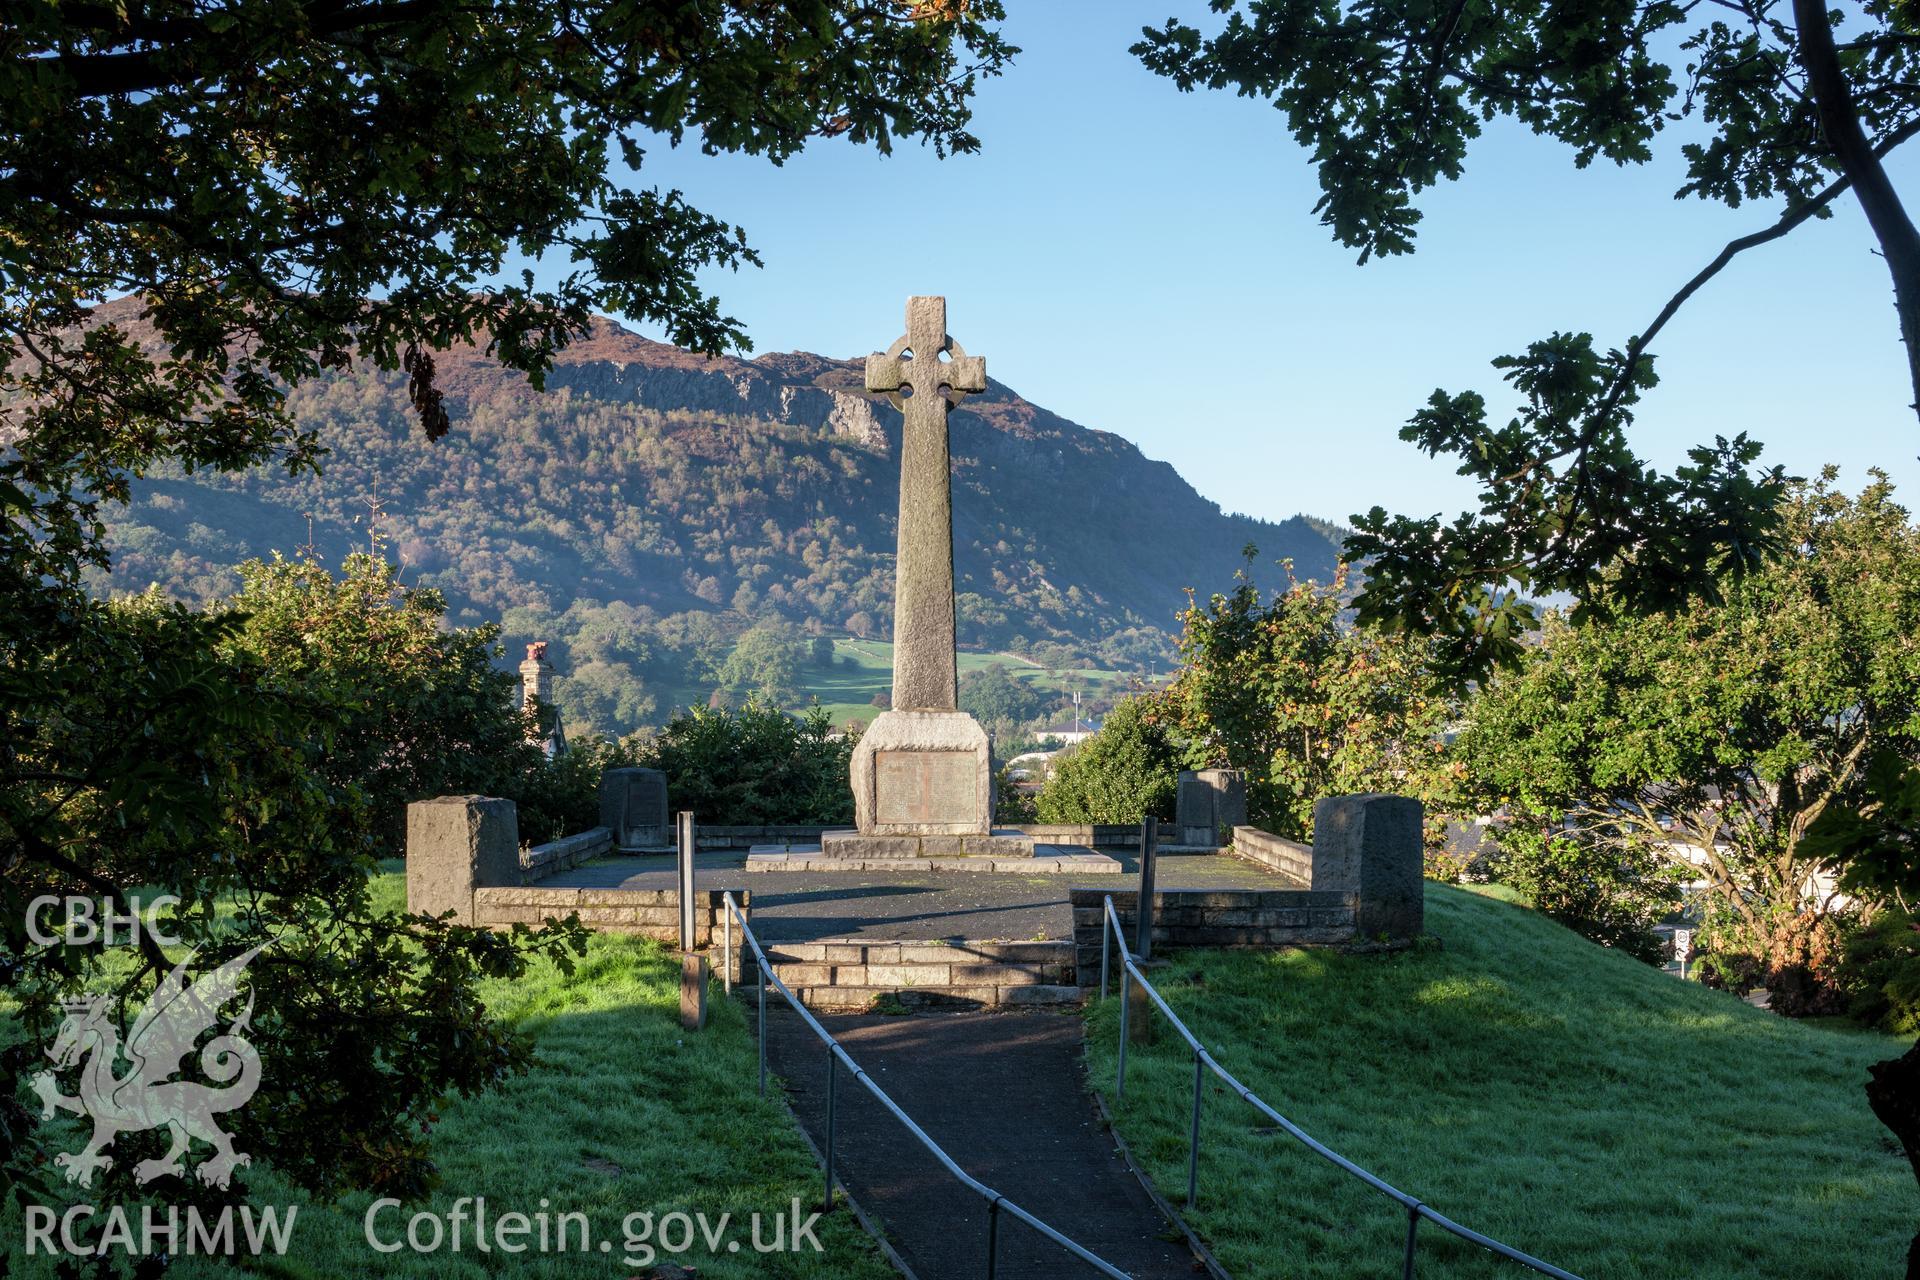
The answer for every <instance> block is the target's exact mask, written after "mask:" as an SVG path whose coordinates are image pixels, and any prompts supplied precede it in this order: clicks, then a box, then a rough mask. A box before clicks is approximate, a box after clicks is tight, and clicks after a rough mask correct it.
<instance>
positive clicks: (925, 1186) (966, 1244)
mask: <svg viewBox="0 0 1920 1280" xmlns="http://www.w3.org/2000/svg"><path fill="white" fill-rule="evenodd" d="M767 1020H768V1024H769V1025H768V1034H767V1050H768V1055H769V1059H770V1062H771V1064H772V1067H773V1069H774V1070H775V1071H776V1072H777V1073H778V1074H779V1075H780V1076H781V1078H782V1079H784V1080H785V1081H786V1083H787V1088H788V1096H789V1098H790V1099H791V1101H792V1103H793V1108H794V1111H795V1112H796V1113H797V1114H798V1115H799V1117H800V1121H801V1123H802V1124H804V1125H805V1126H806V1128H807V1131H808V1132H809V1133H810V1134H812V1135H813V1139H814V1142H815V1144H816V1145H819V1144H821V1143H822V1142H823V1141H824V1136H825V1132H826V1050H825V1048H824V1046H822V1044H821V1042H820V1040H819V1038H818V1037H816V1036H815V1035H814V1034H813V1033H812V1032H811V1031H809V1030H808V1029H807V1028H806V1026H805V1025H804V1024H803V1023H802V1022H801V1021H800V1019H799V1018H797V1017H795V1016H794V1015H793V1014H792V1013H791V1012H790V1011H788V1010H786V1009H785V1008H784V1006H782V1008H781V1009H780V1011H779V1012H778V1013H776V1012H775V1011H774V1009H773V1008H772V1006H771V1004H770V1005H769V1008H768V1011H767ZM821 1022H822V1023H823V1024H824V1025H825V1026H826V1027H827V1029H828V1030H829V1031H831V1032H832V1033H833V1034H834V1035H835V1036H837V1037H839V1039H840V1041H841V1043H843V1044H844V1045H845V1046H846V1048H847V1052H849V1053H850V1054H852V1055H853V1058H854V1060H855V1061H856V1062H858V1063H860V1065H861V1066H862V1067H863V1068H865V1069H866V1071H867V1073H868V1074H869V1075H871V1076H872V1077H873V1079H874V1080H875V1081H876V1082H878V1083H879V1085H880V1087H881V1088H883V1089H885V1090H886V1091H887V1093H888V1094H889V1095H890V1096H891V1097H892V1098H893V1099H894V1101H896V1102H897V1103H899V1104H900V1106H901V1107H902V1108H903V1109H905V1111H906V1113H907V1114H908V1115H910V1116H912V1117H913V1118H914V1120H915V1122H916V1123H918V1124H919V1125H920V1127H921V1128H923V1129H925V1130H926V1131H927V1133H928V1134H929V1135H930V1136H931V1137H932V1138H933V1139H934V1141H936V1142H938V1143H939V1144H940V1145H941V1146H942V1147H944V1148H946V1150H947V1152H948V1153H949V1154H950V1155H952V1156H953V1158H954V1159H955V1160H956V1161H957V1162H958V1163H959V1165H960V1167H961V1168H963V1169H965V1170H967V1171H968V1172H969V1173H970V1174H972V1175H973V1176H974V1177H976V1178H978V1179H980V1181H982V1182H984V1183H986V1184H987V1185H988V1186H990V1187H993V1188H994V1189H995V1190H997V1191H999V1192H1000V1193H1001V1194H1003V1195H1005V1196H1007V1197H1008V1198H1010V1199H1012V1200H1013V1201H1015V1202H1016V1203H1018V1204H1019V1205H1020V1206H1021V1207H1022V1208H1025V1209H1027V1210H1028V1211H1029V1212H1031V1213H1033V1214H1034V1215H1036V1216H1037V1217H1039V1218H1040V1219H1041V1220H1042V1221H1044V1222H1047V1223H1049V1224H1051V1225H1052V1226H1053V1227H1055V1228H1056V1229H1058V1230H1059V1231H1061V1232H1063V1233H1064V1234H1066V1235H1067V1236H1068V1237H1070V1238H1071V1239H1073V1240H1076V1241H1078V1242H1079V1243H1080V1244H1082V1245H1084V1246H1085V1247H1087V1248H1088V1249H1091V1250H1092V1251H1093V1252H1094V1253H1096V1254H1098V1255H1099V1256H1101V1257H1102V1258H1105V1259H1106V1260H1107V1261H1108V1262H1110V1263H1112V1264H1113V1265H1115V1266H1117V1267H1119V1268H1120V1269H1121V1270H1122V1271H1125V1272H1126V1273H1127V1274H1128V1275H1130V1276H1133V1277H1134V1278H1135V1280H1176V1278H1177V1280H1193V1277H1195V1276H1204V1275H1205V1272H1204V1271H1202V1270H1200V1269H1199V1267H1198V1264H1196V1262H1195V1261H1194V1259H1193V1256H1192V1254H1191V1253H1190V1252H1189V1251H1188V1250H1187V1247H1186V1245H1185V1244H1184V1243H1174V1242H1172V1241H1170V1240H1169V1239H1167V1238H1166V1237H1168V1236H1170V1235H1171V1236H1173V1237H1174V1240H1178V1239H1179V1237H1178V1236H1177V1234H1175V1232H1174V1229H1173V1228H1172V1227H1171V1225H1170V1224H1169V1223H1168V1222H1167V1221H1166V1219H1164V1218H1162V1217H1161V1216H1160V1213H1159V1211H1158V1210H1157V1209H1155V1208H1154V1205H1153V1202H1152V1200H1150V1199H1149V1198H1148V1197H1147V1194H1146V1192H1145V1191H1143V1190H1142V1189H1141V1187H1140V1184H1139V1182H1138V1181H1137V1180H1136V1179H1135V1178H1134V1176H1133V1174H1132V1172H1131V1171H1129V1170H1128V1169H1127V1167H1126V1165H1125V1164H1124V1163H1123V1162H1122V1161H1121V1159H1120V1157H1119V1155H1118V1154H1117V1153H1116V1152H1115V1150H1114V1148H1113V1143H1112V1140H1111V1139H1110V1138H1109V1137H1108V1136H1107V1134H1106V1132H1105V1130H1104V1129H1102V1127H1101V1125H1100V1123H1099V1119H1098V1117H1097V1115H1096V1114H1095V1112H1094V1109H1093V1103H1092V1101H1091V1099H1089V1098H1088V1096H1087V1095H1086V1093H1085V1092H1084V1091H1083V1089H1082V1075H1081V1066H1080V1060H1081V1044H1080V1019H1079V1017H1078V1016H1077V1015H1075V1014H1060V1013H968V1014H921V1015H916V1016H912V1017H894V1018H889V1017H881V1016H876V1015H872V1014H844V1015H832V1016H823V1017H822V1018H821ZM835 1108H836V1111H835V1133H836V1140H835V1147H836V1150H837V1151H838V1153H839V1155H838V1172H839V1174H840V1181H841V1183H842V1185H844V1186H846V1187H847V1188H849V1189H850V1190H851V1191H852V1192H853V1195H854V1196H855V1198H856V1199H858V1200H859V1201H860V1204H861V1207H862V1208H864V1209H865V1210H866V1211H867V1212H868V1213H869V1214H870V1215H872V1216H873V1217H874V1218H875V1219H876V1220H877V1221H878V1223H879V1224H880V1226H881V1229H882V1230H883V1231H884V1232H885V1233H886V1236H887V1238H888V1240H889V1242H890V1243H892V1245H893V1247H894V1248H895V1249H897V1250H899V1252H900V1253H901V1255H902V1256H903V1257H905V1259H906V1260H907V1263H908V1265H909V1266H911V1267H912V1268H913V1270H914V1272H915V1274H916V1275H918V1276H919V1278H920V1280H978V1277H980V1276H982V1275H985V1274H986V1229H987V1228H986V1220H987V1214H986V1205H985V1204H984V1202H982V1201H981V1199H980V1198H979V1197H978V1196H975V1195H973V1194H972V1193H971V1192H968V1191H967V1190H965V1188H963V1187H962V1186H961V1185H960V1184H959V1183H958V1182H956V1181H955V1180H954V1178H953V1176H952V1175H951V1174H949V1173H947V1171H946V1170H945V1169H944V1168H942V1167H941V1166H940V1165H939V1164H938V1163H937V1162H936V1161H935V1160H934V1159H933V1158H932V1157H931V1156H930V1155H928V1154H927V1153H926V1150H925V1148H923V1147H922V1146H920V1144H919V1143H918V1142H916V1141H915V1140H914V1139H913V1138H912V1136H911V1135H909V1134H908V1133H907V1131H906V1130H905V1129H904V1128H902V1127H901V1125H900V1123H899V1122H898V1121H897V1120H895V1119H894V1118H893V1117H892V1116H891V1115H889V1114H888V1113H887V1112H886V1111H885V1110H884V1109H882V1108H881V1106H880V1104H879V1103H878V1102H876V1101H874V1098H873V1095H872V1094H870V1093H868V1092H867V1091H866V1089H865V1088H864V1087H862V1086H861V1085H860V1084H859V1083H857V1082H856V1081H854V1080H853V1079H852V1078H851V1076H850V1075H849V1073H848V1072H846V1071H845V1070H844V1069H843V1070H841V1071H840V1072H839V1084H838V1092H837V1094H836V1102H835ZM998 1258H999V1271H998V1273H997V1274H998V1275H999V1276H1001V1277H1004V1278H1006V1280H1069V1278H1077V1277H1081V1276H1097V1275H1099V1274H1100V1273H1099V1272H1097V1271H1095V1270H1094V1269H1093V1268H1091V1267H1089V1266H1087V1265H1086V1264H1085V1263H1083V1262H1081V1261H1080V1260H1079V1259H1077V1258H1075V1257H1074V1256H1073V1255H1071V1254H1069V1253H1067V1252H1065V1251H1064V1250H1062V1249H1061V1248H1060V1247H1059V1246H1057V1245H1055V1244H1053V1243H1052V1242H1051V1241H1049V1240H1047V1239H1046V1238H1045V1237H1043V1236H1041V1235H1039V1234H1038V1233H1037V1232H1035V1231H1033V1230H1032V1229H1031V1228H1029V1227H1027V1226H1026V1225H1025V1224H1023V1223H1020V1222H1018V1221H1016V1220H1014V1219H1013V1218H1012V1217H1010V1216H1009V1215H1007V1214H1005V1213H1002V1214H1001V1215H1000V1233H999V1251H998Z"/></svg>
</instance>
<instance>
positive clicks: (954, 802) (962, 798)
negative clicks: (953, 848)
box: [873, 751, 976, 823]
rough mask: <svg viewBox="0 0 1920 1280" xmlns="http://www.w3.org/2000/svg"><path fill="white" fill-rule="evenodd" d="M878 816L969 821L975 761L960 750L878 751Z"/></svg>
mask: <svg viewBox="0 0 1920 1280" xmlns="http://www.w3.org/2000/svg"><path fill="white" fill-rule="evenodd" d="M873 765H874V772H875V775H876V776H875V779H874V782H875V786H874V819H875V820H876V821H878V822H883V823H894V822H915V823H918V822H939V823H969V822H972V821H973V820H974V816H975V770H976V761H975V759H974V757H973V756H972V755H971V754H963V753H961V752H958V751H876V752H874V755H873Z"/></svg>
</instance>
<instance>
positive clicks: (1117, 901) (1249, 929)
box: [1072, 889, 1359, 987]
mask: <svg viewBox="0 0 1920 1280" xmlns="http://www.w3.org/2000/svg"><path fill="white" fill-rule="evenodd" d="M1109 892H1110V891H1109V890H1106V889H1075V890H1073V891H1072V899H1073V941H1074V948H1075V960H1076V964H1077V966H1078V969H1079V976H1080V985H1081V986H1083V987H1090V986H1094V985H1096V984H1098V983H1099V981H1100V930H1101V927H1102V922H1103V921H1104V920H1105V918H1106V917H1105V911H1104V907H1105V903H1106V899H1107V897H1108V896H1109ZM1111 896H1112V898H1113V906H1114V910H1115V912H1117V913H1118V915H1119V916H1120V924H1121V926H1122V928H1123V929H1124V930H1125V932H1126V936H1127V938H1128V940H1129V944H1131V940H1132V938H1133V936H1134V930H1135V929H1136V928H1137V927H1138V925H1139V919H1140V915H1139V911H1140V907H1139V901H1140V895H1139V893H1137V892H1133V891H1128V892H1121V893H1112V895H1111ZM1358 905H1359V903H1358V899H1357V897H1356V895H1354V894H1349V893H1337V892H1333V891H1329V890H1314V889H1169V890H1167V891H1165V892H1162V893H1156V894H1154V895H1153V945H1154V948H1155V950H1156V952H1157V951H1158V949H1159V948H1160V947H1162V946H1166V947H1270V948H1278V947H1338V946H1346V945H1349V944H1351V943H1353V942H1355V941H1356V939H1357V934H1356V930H1355V919H1356V915H1357V908H1358ZM1116 971H1117V970H1116Z"/></svg>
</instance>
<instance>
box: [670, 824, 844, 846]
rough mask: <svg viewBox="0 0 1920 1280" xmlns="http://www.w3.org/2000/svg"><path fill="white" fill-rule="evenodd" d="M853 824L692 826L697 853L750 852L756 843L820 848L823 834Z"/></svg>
mask: <svg viewBox="0 0 1920 1280" xmlns="http://www.w3.org/2000/svg"><path fill="white" fill-rule="evenodd" d="M850 825H852V824H850V823H845V822H842V823H840V824H839V825H838V826H812V825H808V824H806V823H795V824H787V825H778V826H765V827H719V826H712V827H710V826H702V825H701V824H700V823H698V822H696V823H694V826H693V849H694V852H695V853H717V852H720V851H722V850H740V849H751V848H753V846H755V845H757V844H783V845H784V844H800V845H817V844H819V843H820V834H821V832H823V831H837V830H839V829H840V828H842V827H846V826H850Z"/></svg>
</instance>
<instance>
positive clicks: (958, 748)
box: [823, 711, 1032, 850]
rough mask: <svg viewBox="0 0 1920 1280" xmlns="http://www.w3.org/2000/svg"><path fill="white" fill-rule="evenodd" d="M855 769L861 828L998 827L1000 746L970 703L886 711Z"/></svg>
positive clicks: (917, 831)
mask: <svg viewBox="0 0 1920 1280" xmlns="http://www.w3.org/2000/svg"><path fill="white" fill-rule="evenodd" d="M849 776H850V778H851V781H852V783H853V814H854V825H855V826H857V827H858V828H859V829H860V834H861V835H862V836H980V837H986V836H990V835H992V834H993V752H992V749H991V748H990V747H989V746H988V743H987V733H986V730H984V729H982V728H981V727H980V725H979V723H978V722H977V721H975V720H974V718H973V717H972V716H970V715H968V714H967V713H966V712H964V711H883V712H881V713H880V715H879V716H878V717H877V718H875V720H874V722H873V723H872V724H871V725H868V726H867V731H866V733H865V734H863V735H862V736H861V738H860V744H859V745H858V746H857V747H855V748H854V750H853V765H852V767H851V769H850V770H849ZM830 834H831V833H830ZM823 841H824V837H823ZM1027 847H1028V849H1029V850H1031V848H1032V842H1031V841H1029V842H1028V846H1027Z"/></svg>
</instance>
